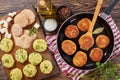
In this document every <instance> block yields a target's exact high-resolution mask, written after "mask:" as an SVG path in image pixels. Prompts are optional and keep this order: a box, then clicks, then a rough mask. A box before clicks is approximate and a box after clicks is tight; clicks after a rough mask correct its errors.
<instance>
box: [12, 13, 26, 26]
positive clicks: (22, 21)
mask: <svg viewBox="0 0 120 80" xmlns="http://www.w3.org/2000/svg"><path fill="white" fill-rule="evenodd" d="M14 23H15V24H19V25H20V26H21V27H22V28H24V27H26V26H27V25H28V18H27V17H26V15H24V14H21V13H19V14H17V15H16V16H15V18H14Z"/></svg>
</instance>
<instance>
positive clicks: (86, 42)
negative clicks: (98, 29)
mask: <svg viewBox="0 0 120 80" xmlns="http://www.w3.org/2000/svg"><path fill="white" fill-rule="evenodd" d="M78 42H79V44H80V48H82V49H84V50H88V49H89V48H91V47H92V46H93V44H94V39H93V37H92V36H90V35H83V36H81V37H80V39H79V41H78Z"/></svg>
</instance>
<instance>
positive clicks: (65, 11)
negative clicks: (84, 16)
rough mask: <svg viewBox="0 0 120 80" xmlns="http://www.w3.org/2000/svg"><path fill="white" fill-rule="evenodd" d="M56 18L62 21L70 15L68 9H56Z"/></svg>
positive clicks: (62, 7) (63, 7)
mask: <svg viewBox="0 0 120 80" xmlns="http://www.w3.org/2000/svg"><path fill="white" fill-rule="evenodd" d="M57 15H58V17H59V18H60V19H61V20H62V21H63V20H65V19H67V18H68V17H70V16H71V15H72V12H71V11H70V9H69V8H68V7H66V6H61V7H59V8H58V9H57Z"/></svg>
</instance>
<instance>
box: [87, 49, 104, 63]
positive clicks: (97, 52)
mask: <svg viewBox="0 0 120 80" xmlns="http://www.w3.org/2000/svg"><path fill="white" fill-rule="evenodd" d="M89 56H90V58H91V60H92V61H94V62H99V61H100V60H101V59H102V58H103V51H102V49H100V48H93V49H92V50H91V52H90V55H89Z"/></svg>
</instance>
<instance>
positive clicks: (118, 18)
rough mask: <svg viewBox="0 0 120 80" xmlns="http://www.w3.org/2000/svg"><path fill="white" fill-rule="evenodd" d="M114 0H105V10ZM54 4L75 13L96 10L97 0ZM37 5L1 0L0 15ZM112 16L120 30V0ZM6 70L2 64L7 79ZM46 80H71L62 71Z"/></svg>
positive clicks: (56, 1) (1, 78) (0, 79)
mask: <svg viewBox="0 0 120 80" xmlns="http://www.w3.org/2000/svg"><path fill="white" fill-rule="evenodd" d="M111 1H112V0H104V3H103V5H102V10H101V11H103V10H104V9H105V8H106V7H107V6H108V5H109V3H110V2H111ZM52 3H53V4H54V6H56V7H59V6H61V5H66V6H68V7H69V8H70V9H71V10H72V12H73V13H77V12H94V10H95V6H96V0H52ZM31 5H36V0H0V16H4V15H6V14H7V13H9V12H12V11H16V10H19V9H24V8H25V7H28V6H31ZM111 14H112V17H113V19H114V20H115V22H116V24H117V26H118V28H119V30H120V2H119V3H118V4H117V6H116V7H115V8H114V9H113V11H112V13H111ZM112 61H113V62H115V63H118V64H119V63H120V55H118V56H117V57H116V58H114V59H113V60H112ZM3 73H4V70H3V68H2V66H1V64H0V80H7V79H6V78H5V74H3ZM45 80H71V79H70V78H67V77H65V76H64V75H63V74H62V73H60V74H58V75H55V76H52V77H50V78H49V79H45Z"/></svg>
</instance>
